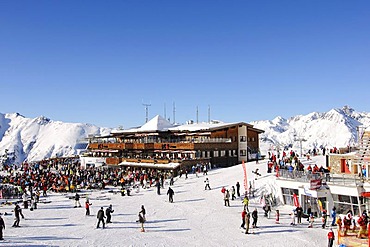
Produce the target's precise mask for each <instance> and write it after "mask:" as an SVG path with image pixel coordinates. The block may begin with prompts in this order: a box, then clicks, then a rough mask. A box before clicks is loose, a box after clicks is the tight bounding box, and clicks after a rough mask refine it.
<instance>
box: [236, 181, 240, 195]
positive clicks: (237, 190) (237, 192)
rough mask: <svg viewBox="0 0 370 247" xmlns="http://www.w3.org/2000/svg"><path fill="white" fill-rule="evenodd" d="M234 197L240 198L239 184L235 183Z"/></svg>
mask: <svg viewBox="0 0 370 247" xmlns="http://www.w3.org/2000/svg"><path fill="white" fill-rule="evenodd" d="M236 195H237V196H238V197H240V184H239V182H236Z"/></svg>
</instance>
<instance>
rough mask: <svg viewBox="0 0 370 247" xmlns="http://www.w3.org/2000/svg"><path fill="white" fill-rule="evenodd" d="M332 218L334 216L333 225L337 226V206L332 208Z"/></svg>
mask: <svg viewBox="0 0 370 247" xmlns="http://www.w3.org/2000/svg"><path fill="white" fill-rule="evenodd" d="M331 218H332V221H331V225H332V226H335V221H336V220H337V208H336V207H333V208H332V210H331Z"/></svg>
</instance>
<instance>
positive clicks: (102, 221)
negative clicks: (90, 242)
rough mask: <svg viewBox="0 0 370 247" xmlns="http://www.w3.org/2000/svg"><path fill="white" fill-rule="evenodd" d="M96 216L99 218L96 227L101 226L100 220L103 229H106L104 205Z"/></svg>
mask: <svg viewBox="0 0 370 247" xmlns="http://www.w3.org/2000/svg"><path fill="white" fill-rule="evenodd" d="M96 218H98V224H97V225H96V228H100V222H101V223H102V224H103V229H104V228H105V222H104V218H105V215H104V209H103V207H101V208H100V209H99V211H98V214H97V216H96Z"/></svg>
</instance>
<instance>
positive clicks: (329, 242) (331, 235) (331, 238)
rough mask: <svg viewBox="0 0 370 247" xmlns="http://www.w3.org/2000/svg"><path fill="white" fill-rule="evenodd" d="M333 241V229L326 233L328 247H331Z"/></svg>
mask: <svg viewBox="0 0 370 247" xmlns="http://www.w3.org/2000/svg"><path fill="white" fill-rule="evenodd" d="M334 240H335V235H334V232H333V229H332V228H330V231H329V232H328V247H333V244H334Z"/></svg>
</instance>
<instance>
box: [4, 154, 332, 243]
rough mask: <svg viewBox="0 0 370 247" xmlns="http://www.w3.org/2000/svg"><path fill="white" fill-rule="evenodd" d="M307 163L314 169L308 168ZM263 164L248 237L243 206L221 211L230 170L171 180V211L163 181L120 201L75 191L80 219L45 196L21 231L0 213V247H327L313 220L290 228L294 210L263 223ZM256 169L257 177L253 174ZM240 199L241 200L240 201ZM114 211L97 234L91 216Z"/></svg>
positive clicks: (58, 197) (270, 179)
mask: <svg viewBox="0 0 370 247" xmlns="http://www.w3.org/2000/svg"><path fill="white" fill-rule="evenodd" d="M313 160H314V161H315V162H317V164H318V165H320V164H324V158H323V156H315V157H313ZM310 162H312V161H310ZM266 164H267V161H266V160H263V161H260V162H259V164H256V162H249V163H246V167H247V174H248V175H247V177H248V180H249V181H251V182H252V181H253V183H254V184H255V188H256V190H257V192H256V195H255V197H254V198H251V202H250V205H249V210H250V211H253V210H254V209H255V208H257V210H258V216H259V218H258V223H257V226H258V228H255V229H254V228H251V230H250V232H251V233H252V234H248V235H247V234H245V233H244V230H242V229H241V228H240V225H241V212H242V210H243V205H242V200H241V199H242V198H237V199H236V200H230V207H225V206H224V200H223V195H222V193H221V188H222V187H223V186H225V187H226V188H227V189H230V188H231V186H235V184H236V182H237V181H239V183H240V184H241V185H242V186H241V191H243V178H244V176H243V168H242V165H241V164H240V165H236V166H233V167H229V168H222V169H221V168H220V169H217V168H215V169H212V170H210V171H209V172H208V175H203V174H199V177H196V175H195V174H189V176H188V179H185V176H184V175H183V176H182V177H181V178H179V177H176V178H175V183H174V185H173V186H171V187H172V188H173V190H174V192H175V195H174V203H169V201H168V196H167V195H166V192H167V189H168V187H169V185H168V181H167V182H166V183H165V188H164V189H162V190H161V195H157V192H156V188H155V187H151V188H149V189H142V188H140V191H138V192H137V191H135V190H134V191H132V195H131V196H121V194H120V193H111V192H109V190H113V191H119V188H118V187H117V188H114V187H112V188H106V189H105V190H104V191H99V190H95V191H81V192H79V193H80V194H81V195H82V196H83V195H85V194H87V195H88V197H89V199H90V203H92V205H91V208H90V210H91V214H92V215H91V216H85V208H84V202H85V199H84V198H81V200H80V202H81V205H82V207H81V208H79V207H77V208H74V200H73V199H69V197H72V196H73V195H74V193H68V194H66V193H64V194H57V193H49V195H48V197H42V196H41V201H51V202H50V203H39V204H38V209H36V210H33V211H30V210H29V209H23V214H24V216H25V219H21V223H20V226H21V227H19V228H13V227H11V226H12V224H13V221H14V214H13V212H12V210H13V209H14V205H3V206H2V207H1V208H0V212H1V213H2V214H4V213H5V212H6V213H12V215H3V218H4V220H5V223H6V229H5V232H4V238H5V241H2V242H0V245H1V246H29V247H36V246H39V247H44V246H110V247H111V246H260V247H262V246H285V247H289V246H300V247H303V246H310V247H311V246H327V233H328V229H325V230H324V229H322V228H321V220H320V219H316V220H315V224H314V228H308V222H306V221H305V220H303V223H302V224H298V225H296V226H291V225H290V222H291V217H290V215H289V214H290V212H291V211H292V209H293V207H292V206H282V205H279V206H277V207H273V209H272V213H271V217H270V218H269V219H268V218H266V217H264V214H263V210H262V205H261V203H260V195H261V193H263V192H265V193H266V192H268V193H269V192H272V193H274V194H276V191H277V187H276V184H275V180H276V177H275V176H274V175H275V174H266V170H267V168H266V167H267V165H266ZM256 168H259V172H260V173H261V174H262V176H260V177H257V180H255V179H254V178H255V174H253V173H252V171H254V170H255V169H256ZM206 178H208V179H209V181H210V187H211V190H205V183H204V181H205V179H206ZM242 196H243V195H241V197H242ZM110 204H111V205H112V206H113V210H114V213H113V214H112V222H113V223H111V224H108V225H107V227H106V228H105V229H102V228H99V229H97V228H96V224H97V218H96V214H97V211H98V210H99V209H100V207H104V210H105V209H106V208H107V207H108V206H109V205H110ZM141 205H144V206H145V208H146V212H147V213H146V219H147V221H146V223H145V224H144V228H145V232H140V226H139V223H137V222H136V220H138V212H139V211H140V209H141ZM276 209H279V210H280V212H281V214H280V224H276V223H275V210H276Z"/></svg>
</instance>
